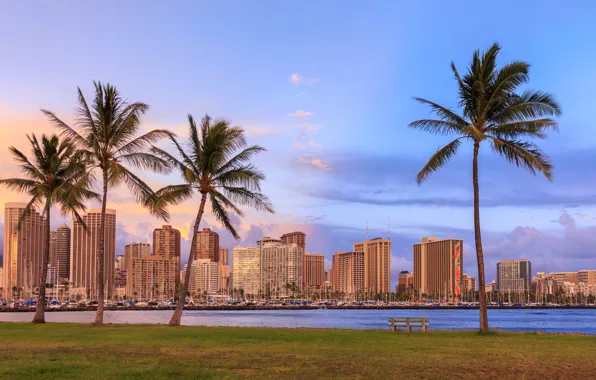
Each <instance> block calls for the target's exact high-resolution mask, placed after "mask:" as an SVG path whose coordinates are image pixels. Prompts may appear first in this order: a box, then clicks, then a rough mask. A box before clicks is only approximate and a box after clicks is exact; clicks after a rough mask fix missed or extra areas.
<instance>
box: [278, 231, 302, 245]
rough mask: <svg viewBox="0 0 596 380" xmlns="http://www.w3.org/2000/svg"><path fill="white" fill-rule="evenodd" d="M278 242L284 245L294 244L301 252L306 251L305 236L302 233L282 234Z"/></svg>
mask: <svg viewBox="0 0 596 380" xmlns="http://www.w3.org/2000/svg"><path fill="white" fill-rule="evenodd" d="M280 240H281V241H282V243H284V244H296V245H298V246H299V247H300V248H302V249H303V250H304V249H306V234H305V233H304V232H300V231H295V232H290V233H287V234H283V235H281V238H280Z"/></svg>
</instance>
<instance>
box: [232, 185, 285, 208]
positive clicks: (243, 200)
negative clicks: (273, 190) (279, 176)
mask: <svg viewBox="0 0 596 380" xmlns="http://www.w3.org/2000/svg"><path fill="white" fill-rule="evenodd" d="M223 190H224V192H225V194H226V196H227V197H228V198H230V199H231V201H232V202H236V203H238V204H241V205H242V206H248V207H251V208H254V209H255V210H257V211H266V212H269V213H271V214H275V210H274V209H273V205H272V204H271V201H270V200H269V198H268V197H267V196H266V195H264V194H262V193H259V192H255V191H250V190H248V189H247V188H245V187H233V186H224V187H223Z"/></svg>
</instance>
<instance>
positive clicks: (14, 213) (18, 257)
mask: <svg viewBox="0 0 596 380" xmlns="http://www.w3.org/2000/svg"><path fill="white" fill-rule="evenodd" d="M26 207H27V204H26V203H6V204H5V207H4V251H3V252H4V259H3V261H4V263H3V264H4V265H3V267H4V270H3V272H4V283H3V284H2V285H3V287H4V289H7V291H12V288H13V287H17V288H23V289H24V290H25V291H27V290H28V291H29V292H30V294H32V290H33V289H34V288H36V287H38V286H39V276H40V274H41V269H42V268H41V266H42V265H41V262H42V259H43V253H44V249H45V248H44V247H45V244H44V242H45V241H46V240H45V236H46V232H45V231H46V230H45V223H46V219H45V218H44V217H43V216H42V215H40V214H39V213H38V212H37V211H36V210H35V209H32V210H31V212H30V213H29V215H27V216H25V217H24V218H23V220H22V222H21V227H20V228H19V219H20V218H21V216H22V215H23V213H24V211H25V208H26Z"/></svg>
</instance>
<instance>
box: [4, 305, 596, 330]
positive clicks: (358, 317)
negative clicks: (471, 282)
mask: <svg viewBox="0 0 596 380" xmlns="http://www.w3.org/2000/svg"><path fill="white" fill-rule="evenodd" d="M171 314H172V311H170V310H148V311H132V310H131V311H106V314H105V322H106V323H115V324H126V323H148V324H166V323H168V321H169V318H170V316H171ZM94 316H95V312H92V311H64V312H48V313H46V320H47V321H48V322H79V323H91V322H92V321H93V319H94ZM390 317H425V318H428V319H429V322H430V329H431V330H474V329H477V328H478V311H477V310H436V309H432V310H329V309H326V310H325V309H321V310H242V311H185V312H184V315H183V317H182V324H183V325H202V326H251V327H255V326H265V327H288V328H300V327H313V328H342V329H389V326H388V325H387V318H390ZM32 318H33V313H23V312H19V313H6V312H3V313H0V322H27V321H30V320H31V319H32ZM488 319H489V323H490V327H491V329H498V330H511V331H544V332H569V333H586V334H596V309H545V310H536V309H533V310H528V309H521V310H494V309H492V310H489V311H488Z"/></svg>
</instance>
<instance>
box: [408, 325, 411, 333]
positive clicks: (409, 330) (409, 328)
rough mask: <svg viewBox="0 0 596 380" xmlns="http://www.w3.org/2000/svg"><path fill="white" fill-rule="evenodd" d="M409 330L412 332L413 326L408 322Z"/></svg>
mask: <svg viewBox="0 0 596 380" xmlns="http://www.w3.org/2000/svg"><path fill="white" fill-rule="evenodd" d="M408 332H409V333H410V332H412V326H410V324H409V323H408Z"/></svg>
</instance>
